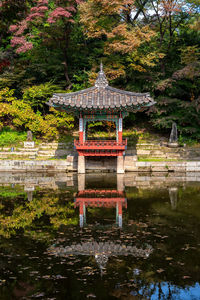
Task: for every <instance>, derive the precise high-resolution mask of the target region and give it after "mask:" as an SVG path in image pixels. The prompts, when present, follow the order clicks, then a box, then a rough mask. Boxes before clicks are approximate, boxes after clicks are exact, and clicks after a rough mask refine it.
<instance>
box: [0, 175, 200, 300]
mask: <svg viewBox="0 0 200 300" xmlns="http://www.w3.org/2000/svg"><path fill="white" fill-rule="evenodd" d="M199 232H200V177H198V176H197V175H194V176H190V177H187V176H185V175H184V176H183V175H180V176H179V175H177V176H175V175H174V174H169V175H168V176H166V175H165V176H164V175H163V176H162V174H157V175H156V174H154V175H153V176H152V175H145V176H144V175H140V174H131V173H130V174H126V175H115V174H97V173H94V174H87V175H79V176H78V175H76V174H56V175H48V174H38V175H36V174H6V173H5V174H0V299H1V300H7V299H9V300H10V299H42V300H43V299H44V300H47V299H48V300H53V299H56V300H57V299H65V300H66V299H73V300H79V299H81V300H82V299H102V300H103V299H113V300H114V299H122V300H124V299H180V300H183V299H187V300H188V299H200V235H199Z"/></svg>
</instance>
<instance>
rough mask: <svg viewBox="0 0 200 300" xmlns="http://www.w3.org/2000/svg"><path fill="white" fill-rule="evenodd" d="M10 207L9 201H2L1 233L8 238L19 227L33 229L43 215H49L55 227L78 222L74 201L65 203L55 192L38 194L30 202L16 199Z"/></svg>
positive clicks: (0, 211) (0, 209)
mask: <svg viewBox="0 0 200 300" xmlns="http://www.w3.org/2000/svg"><path fill="white" fill-rule="evenodd" d="M3 202H4V201H3ZM7 205H8V206H7ZM8 207H10V203H8V201H5V203H1V206H0V235H3V236H5V237H7V238H9V237H10V236H11V235H12V234H15V233H16V231H17V230H19V229H23V230H25V231H27V230H30V229H32V227H34V226H35V225H36V223H37V221H38V220H40V221H42V218H43V217H48V220H49V223H50V225H51V226H52V227H53V229H58V228H59V227H60V226H61V225H69V224H77V219H76V217H75V216H74V215H73V214H74V209H73V204H72V202H70V201H65V202H64V203H63V202H62V201H60V197H59V195H55V194H53V193H48V192H45V193H41V194H40V195H39V196H38V195H37V194H36V195H35V196H34V198H33V200H32V201H30V202H29V201H22V200H21V199H15V201H14V203H13V207H10V209H8ZM45 220H46V219H45ZM30 232H31V230H30Z"/></svg>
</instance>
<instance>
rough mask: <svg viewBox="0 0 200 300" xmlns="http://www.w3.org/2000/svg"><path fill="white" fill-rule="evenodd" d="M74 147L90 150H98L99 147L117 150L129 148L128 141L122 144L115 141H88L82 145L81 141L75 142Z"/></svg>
mask: <svg viewBox="0 0 200 300" xmlns="http://www.w3.org/2000/svg"><path fill="white" fill-rule="evenodd" d="M74 145H75V147H81V146H83V147H84V148H85V147H88V149H94V148H95V149H98V148H99V147H100V148H104V147H105V148H115V147H119V146H127V139H125V140H123V141H122V143H118V142H117V141H114V140H87V141H85V142H83V143H80V142H79V140H74Z"/></svg>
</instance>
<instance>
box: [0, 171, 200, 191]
mask: <svg viewBox="0 0 200 300" xmlns="http://www.w3.org/2000/svg"><path fill="white" fill-rule="evenodd" d="M96 175H98V178H97V181H98V180H99V182H104V181H108V182H109V183H112V184H113V187H114V188H116V186H115V181H116V178H115V177H113V176H112V175H111V174H102V175H101V174H96ZM81 176H82V178H81V179H82V181H85V180H86V182H87V183H89V182H91V183H92V185H93V184H95V182H96V180H94V175H93V174H88V175H87V176H86V179H85V175H81ZM79 177H80V175H79ZM117 181H120V183H121V185H122V186H123V187H137V188H144V189H146V188H157V187H158V188H168V187H173V186H174V187H176V186H179V185H181V186H186V185H187V184H189V185H191V184H194V185H196V184H199V182H200V173H196V172H195V173H192V172H190V173H188V174H186V173H176V174H174V173H169V174H168V175H167V176H166V173H160V172H159V173H153V175H150V174H141V173H136V172H135V173H126V174H120V177H119V175H118V178H117ZM11 184H12V185H15V184H19V185H22V186H24V188H25V190H26V189H27V187H36V186H39V187H41V188H49V189H58V188H59V187H74V188H75V189H77V190H78V177H77V174H73V173H56V174H52V175H51V174H43V173H39V174H37V173H0V185H1V186H10V185H11ZM79 185H80V184H79ZM118 185H119V184H118ZM83 187H84V186H83ZM109 188H111V187H110V186H109Z"/></svg>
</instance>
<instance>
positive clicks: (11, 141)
mask: <svg viewBox="0 0 200 300" xmlns="http://www.w3.org/2000/svg"><path fill="white" fill-rule="evenodd" d="M26 136H27V134H26V132H17V131H14V130H12V129H10V128H4V129H3V130H2V132H0V146H1V147H2V146H11V145H16V144H17V143H19V142H22V141H25V140H26Z"/></svg>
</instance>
